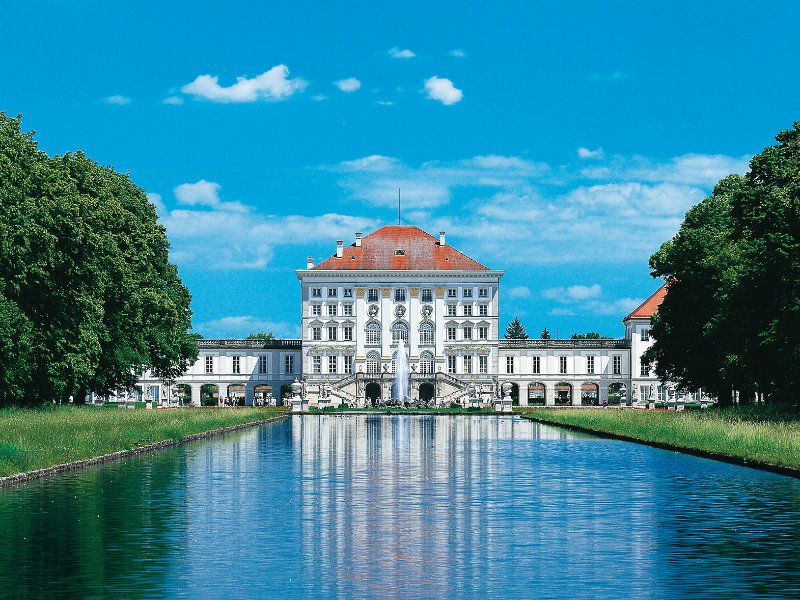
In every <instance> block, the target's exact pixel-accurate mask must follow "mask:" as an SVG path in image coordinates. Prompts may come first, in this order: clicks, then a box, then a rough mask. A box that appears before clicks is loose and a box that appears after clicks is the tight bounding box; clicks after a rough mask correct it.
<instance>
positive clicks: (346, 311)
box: [342, 304, 353, 317]
mask: <svg viewBox="0 0 800 600" xmlns="http://www.w3.org/2000/svg"><path fill="white" fill-rule="evenodd" d="M342 314H343V315H344V316H345V317H352V316H353V305H352V304H342Z"/></svg>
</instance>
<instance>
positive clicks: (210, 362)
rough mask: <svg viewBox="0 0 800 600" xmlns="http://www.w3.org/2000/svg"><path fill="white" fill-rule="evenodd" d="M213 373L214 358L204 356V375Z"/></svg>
mask: <svg viewBox="0 0 800 600" xmlns="http://www.w3.org/2000/svg"><path fill="white" fill-rule="evenodd" d="M213 372H214V357H213V356H206V373H213Z"/></svg>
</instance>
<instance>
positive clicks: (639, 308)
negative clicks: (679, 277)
mask: <svg viewBox="0 0 800 600" xmlns="http://www.w3.org/2000/svg"><path fill="white" fill-rule="evenodd" d="M668 283H669V281H665V282H664V283H662V284H661V285H660V286H658V289H656V291H655V292H653V293H652V294H650V295H649V296H648V297H647V298H646V299H645V301H644V302H642V303H641V304H640V305H639V306H637V307H636V308H634V309H633V310H632V311H631V312H629V313H628V315H627V316H626V317H625V318H624V319H622V320H623V321H627V320H628V319H647V318H649V316H643V317H634V316H633V315H635V314H636V313H637V312H639V311H640V310H641V309H643V308H644V307H645V305H647V303H648V302H650V300H652V299H653V298H655V297H656V296H657V295H658V294H660V293H661V291H662V290H663V289H664V288H666V287H667V284H668ZM660 305H661V303H660V302H659V306H660ZM656 308H658V307H656ZM653 312H655V310H654V311H653Z"/></svg>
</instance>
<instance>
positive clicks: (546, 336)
mask: <svg viewBox="0 0 800 600" xmlns="http://www.w3.org/2000/svg"><path fill="white" fill-rule="evenodd" d="M539 337H540V338H541V339H543V340H549V339H550V330H549V329H547V327H545V328H544V329H542V333H540V334H539Z"/></svg>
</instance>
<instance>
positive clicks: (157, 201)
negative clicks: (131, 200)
mask: <svg viewBox="0 0 800 600" xmlns="http://www.w3.org/2000/svg"><path fill="white" fill-rule="evenodd" d="M145 195H146V196H147V199H148V200H150V202H152V203H153V205H154V206H155V207H156V213H157V214H158V216H159V217H161V216H163V215H165V214H167V207H166V206H164V201H163V200H162V199H161V194H156V193H155V192H147V193H146V194H145Z"/></svg>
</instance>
